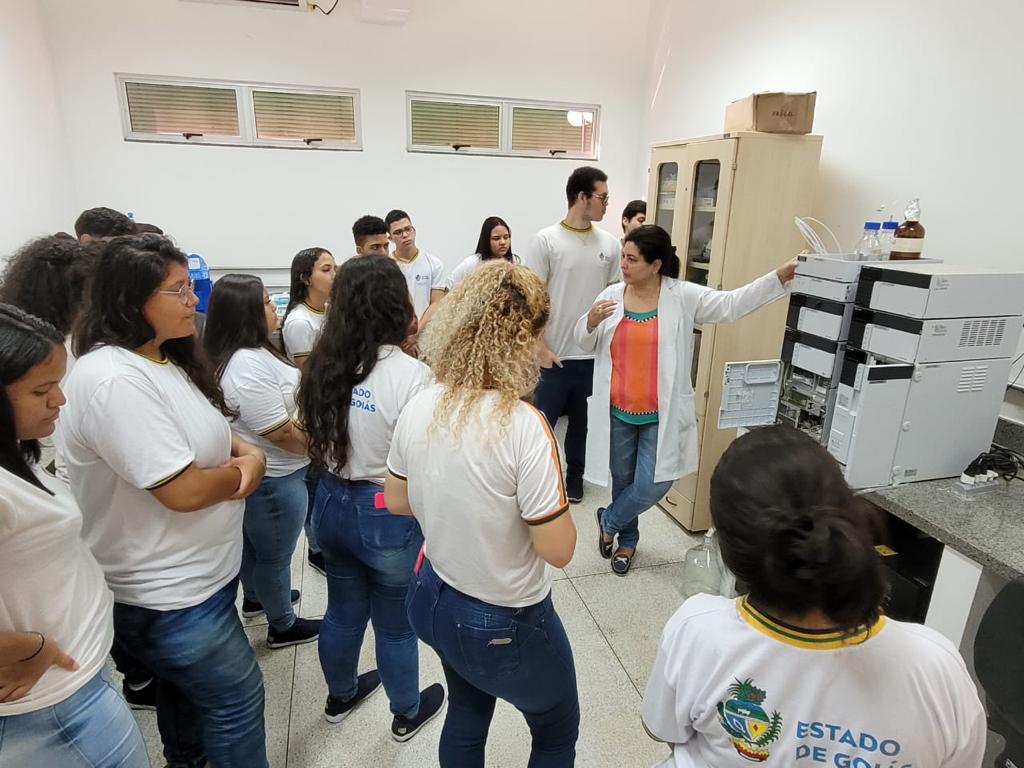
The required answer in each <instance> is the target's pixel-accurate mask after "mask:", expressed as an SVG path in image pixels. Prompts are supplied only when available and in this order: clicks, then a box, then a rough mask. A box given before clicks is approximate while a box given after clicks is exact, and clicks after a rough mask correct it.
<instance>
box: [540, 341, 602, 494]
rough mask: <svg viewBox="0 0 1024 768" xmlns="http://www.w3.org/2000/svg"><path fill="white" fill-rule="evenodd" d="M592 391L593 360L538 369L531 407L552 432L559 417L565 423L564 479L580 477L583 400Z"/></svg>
mask: <svg viewBox="0 0 1024 768" xmlns="http://www.w3.org/2000/svg"><path fill="white" fill-rule="evenodd" d="M593 390H594V361H593V360H565V361H564V362H563V363H562V367H561V368H559V367H558V366H557V365H553V366H551V367H550V368H541V369H540V381H538V382H537V388H536V389H535V390H534V392H533V404H534V405H535V406H536V408H537V410H538V411H540V412H541V413H543V414H544V416H545V418H547V420H548V424H550V425H551V427H552V429H553V428H554V426H555V422H557V421H558V418H559V417H560V416H563V415H564V416H566V417H567V418H568V420H569V423H568V424H567V425H566V429H565V468H566V476H567V477H579V478H582V477H583V469H584V466H585V465H586V461H587V398H588V397H590V395H591V394H592V393H593Z"/></svg>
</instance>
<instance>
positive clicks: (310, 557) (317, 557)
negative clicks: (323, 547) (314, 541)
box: [306, 549, 327, 576]
mask: <svg viewBox="0 0 1024 768" xmlns="http://www.w3.org/2000/svg"><path fill="white" fill-rule="evenodd" d="M306 561H307V562H308V563H309V567H310V568H312V569H313V570H314V571H316V572H317V573H319V574H320V575H321V576H326V575H327V564H326V563H325V562H324V553H323V552H314V551H313V550H312V549H311V550H309V554H307V555H306Z"/></svg>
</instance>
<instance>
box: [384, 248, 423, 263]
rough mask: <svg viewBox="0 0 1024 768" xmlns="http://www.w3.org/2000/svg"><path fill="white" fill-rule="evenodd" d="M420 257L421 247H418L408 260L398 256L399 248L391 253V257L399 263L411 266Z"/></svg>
mask: <svg viewBox="0 0 1024 768" xmlns="http://www.w3.org/2000/svg"><path fill="white" fill-rule="evenodd" d="M419 257H420V249H419V248H417V249H416V253H414V254H413V255H412V258H411V259H409V260H408V261H406V260H405V259H400V258H398V251H397V250H396V251H392V253H391V259H392V260H393V261H396V262H398V263H399V264H403V265H404V266H409V265H410V264H412V263H413V262H414V261H416V259H418V258H419Z"/></svg>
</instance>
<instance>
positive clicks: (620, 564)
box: [612, 549, 636, 576]
mask: <svg viewBox="0 0 1024 768" xmlns="http://www.w3.org/2000/svg"><path fill="white" fill-rule="evenodd" d="M635 554H636V550H635V549H634V550H633V554H632V555H627V554H625V553H624V552H623V551H622V550H621V549H616V550H615V552H614V553H612V573H614V574H615V575H616V576H625V575H626V574H627V573H629V567H630V566H631V565H633V555H635Z"/></svg>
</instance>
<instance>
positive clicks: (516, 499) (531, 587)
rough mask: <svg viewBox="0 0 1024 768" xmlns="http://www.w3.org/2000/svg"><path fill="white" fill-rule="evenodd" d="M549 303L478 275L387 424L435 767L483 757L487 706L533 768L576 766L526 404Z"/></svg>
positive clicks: (509, 276) (574, 711) (531, 290)
mask: <svg viewBox="0 0 1024 768" xmlns="http://www.w3.org/2000/svg"><path fill="white" fill-rule="evenodd" d="M548 310H549V304H548V297H547V292H546V291H545V290H544V286H543V284H542V283H541V281H540V280H539V279H538V278H537V276H536V275H535V274H533V273H532V272H530V271H529V270H528V269H526V268H525V267H517V266H513V265H511V264H508V263H504V262H499V263H493V262H492V263H490V264H483V265H481V266H480V267H479V268H477V269H475V270H474V271H473V272H472V273H471V274H470V275H469V276H467V277H466V279H465V280H463V281H462V282H461V283H459V285H457V286H456V287H455V290H454V291H452V293H451V295H450V296H449V297H448V298H447V299H445V301H444V302H443V303H442V304H441V306H440V307H439V309H438V311H437V314H436V315H435V317H434V320H433V322H432V323H431V325H430V327H429V328H428V329H427V331H426V333H425V334H424V352H425V354H426V357H427V360H428V361H429V362H430V364H431V367H432V368H433V371H434V374H435V375H436V377H437V384H436V385H434V386H431V387H429V388H427V389H425V390H423V391H422V392H420V393H419V394H418V395H416V396H415V397H414V398H413V399H412V400H411V401H410V402H409V404H408V405H407V406H406V408H405V410H404V411H403V412H402V415H401V417H400V418H399V420H398V426H397V427H396V428H395V435H394V440H393V441H392V444H391V452H390V454H389V455H388V472H387V479H386V481H385V490H384V495H385V500H386V502H387V506H388V508H389V509H390V510H391V512H393V513H394V514H397V515H410V514H411V515H413V516H414V517H415V519H416V520H417V521H419V523H420V526H421V527H422V529H423V533H424V537H425V540H426V544H425V554H426V559H425V560H424V561H423V564H422V567H421V568H420V569H419V571H418V574H417V576H416V578H415V579H414V581H413V584H412V586H411V588H410V594H409V598H408V601H409V617H410V620H411V621H412V626H413V629H414V630H415V631H416V634H417V635H418V636H419V638H420V639H421V640H423V642H425V643H427V644H428V645H430V646H431V647H432V648H434V650H435V651H437V653H438V655H440V657H441V660H442V662H443V665H444V672H445V678H446V679H447V682H448V695H449V702H448V714H447V716H446V719H445V726H444V730H443V732H442V734H441V744H440V764H441V766H442V768H462V766H481V765H483V764H484V749H485V744H486V741H487V731H488V729H489V726H490V721H491V717H492V715H493V714H494V706H495V703H496V700H497V699H499V698H500V699H504V700H505V701H508V702H509V703H511V704H512V705H513V706H515V707H516V708H517V709H519V711H520V712H522V713H523V716H524V717H525V718H526V721H527V723H528V725H529V727H530V732H531V735H532V738H533V753H532V757H531V760H530V764H531V765H534V764H536V765H540V764H541V762H543V763H544V764H545V765H551V766H556V765H558V766H570V765H572V764H573V761H574V759H575V754H576V739H577V736H578V732H579V716H580V713H579V699H578V696H577V691H576V673H575V666H574V664H573V656H572V649H571V648H570V646H569V641H568V638H567V637H566V635H565V630H564V629H563V627H562V623H561V621H560V619H559V618H558V614H557V613H556V612H555V609H554V606H553V605H552V602H551V581H552V577H553V572H552V568H551V566H554V567H555V568H561V567H563V566H565V565H566V564H567V563H568V562H569V560H570V559H571V558H572V555H573V551H574V549H575V546H576V528H575V526H574V525H573V521H572V516H571V515H568V514H566V511H567V510H568V507H569V504H568V501H567V500H566V498H565V487H564V484H563V481H562V469H561V461H560V458H559V454H558V445H557V443H555V439H554V437H553V435H552V434H551V428H550V427H549V425H548V423H547V420H546V419H545V418H544V417H543V415H542V414H541V413H540V412H539V411H537V410H536V409H535V408H534V407H533V406H531V405H529V404H528V403H526V402H524V401H523V400H522V398H523V397H524V396H525V395H527V394H528V393H529V392H530V390H531V389H533V386H534V384H535V383H536V381H537V376H538V365H537V357H536V345H537V340H538V337H539V336H540V334H541V333H542V331H543V329H544V323H545V322H546V320H547V317H548Z"/></svg>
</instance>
